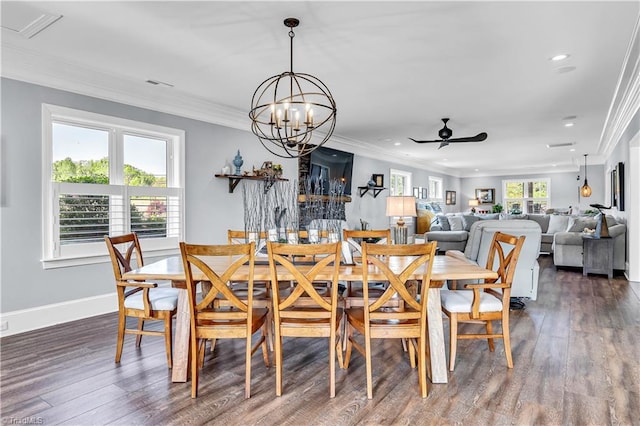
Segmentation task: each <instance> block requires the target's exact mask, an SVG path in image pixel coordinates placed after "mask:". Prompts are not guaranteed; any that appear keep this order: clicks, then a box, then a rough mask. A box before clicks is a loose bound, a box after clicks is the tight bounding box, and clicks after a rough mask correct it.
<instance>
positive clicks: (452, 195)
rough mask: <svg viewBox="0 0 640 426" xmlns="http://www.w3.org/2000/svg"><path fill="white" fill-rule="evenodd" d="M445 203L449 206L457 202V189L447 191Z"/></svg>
mask: <svg viewBox="0 0 640 426" xmlns="http://www.w3.org/2000/svg"><path fill="white" fill-rule="evenodd" d="M445 204H447V205H449V206H450V205H455V204H456V191H445Z"/></svg>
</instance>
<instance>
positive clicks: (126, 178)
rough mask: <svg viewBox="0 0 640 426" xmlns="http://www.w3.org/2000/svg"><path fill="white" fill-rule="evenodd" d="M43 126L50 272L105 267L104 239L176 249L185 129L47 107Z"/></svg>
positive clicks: (46, 258)
mask: <svg viewBox="0 0 640 426" xmlns="http://www.w3.org/2000/svg"><path fill="white" fill-rule="evenodd" d="M42 120H43V174H42V175H43V188H44V191H43V197H44V199H43V224H44V232H43V261H44V265H45V268H51V267H60V266H69V265H77V264H85V263H92V262H96V261H101V260H102V257H103V256H106V246H105V244H104V239H103V236H104V235H107V234H108V235H120V234H124V233H127V232H136V233H138V236H139V238H140V240H141V244H142V245H143V248H144V250H145V251H154V250H164V249H175V248H176V247H177V245H178V241H180V240H181V239H182V235H183V229H184V225H183V217H184V213H183V211H184V206H183V199H184V196H183V191H184V131H182V130H177V129H170V128H166V127H161V126H155V125H150V124H146V123H140V122H135V121H131V120H125V119H120V118H116V117H109V116H105V115H100V114H94V113H89V112H85V111H79V110H73V109H69V108H63V107H58V106H54V105H46V104H45V105H43V108H42ZM92 259H93V260H92Z"/></svg>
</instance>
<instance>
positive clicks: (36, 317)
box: [0, 292, 118, 337]
mask: <svg viewBox="0 0 640 426" xmlns="http://www.w3.org/2000/svg"><path fill="white" fill-rule="evenodd" d="M117 310H118V296H117V295H116V293H115V292H114V293H111V294H104V295H102V296H94V297H87V298H85V299H76V300H70V301H67V302H61V303H53V304H51V305H43V306H38V307H35V308H29V309H22V310H19V311H13V312H5V313H2V314H0V323H1V324H2V331H0V337H6V336H12V335H14V334H19V333H24V332H27V331H31V330H37V329H39V328H44V327H49V326H52V325H56V324H61V323H64V322H69V321H75V320H79V319H82V318H88V317H93V316H96V315H101V314H106V313H109V312H115V311H117ZM5 328H6V330H5Z"/></svg>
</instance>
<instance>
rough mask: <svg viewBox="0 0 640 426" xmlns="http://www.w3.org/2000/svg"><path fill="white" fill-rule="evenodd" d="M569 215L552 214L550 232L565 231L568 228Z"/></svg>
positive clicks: (548, 230)
mask: <svg viewBox="0 0 640 426" xmlns="http://www.w3.org/2000/svg"><path fill="white" fill-rule="evenodd" d="M569 217H570V216H566V215H559V214H552V215H551V217H550V218H549V228H548V229H547V233H548V234H555V233H556V232H564V231H566V230H567V229H568V225H569Z"/></svg>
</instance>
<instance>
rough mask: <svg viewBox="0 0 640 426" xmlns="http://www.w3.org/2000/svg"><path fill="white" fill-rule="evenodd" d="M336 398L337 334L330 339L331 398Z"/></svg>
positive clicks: (333, 333)
mask: <svg viewBox="0 0 640 426" xmlns="http://www.w3.org/2000/svg"><path fill="white" fill-rule="evenodd" d="M335 396H336V332H335V330H333V331H332V332H331V334H330V337H329V398H334V397H335Z"/></svg>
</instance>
